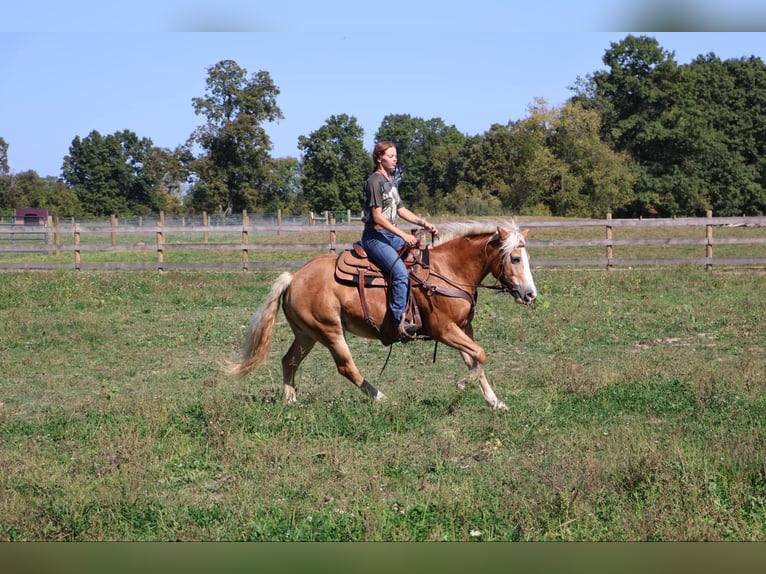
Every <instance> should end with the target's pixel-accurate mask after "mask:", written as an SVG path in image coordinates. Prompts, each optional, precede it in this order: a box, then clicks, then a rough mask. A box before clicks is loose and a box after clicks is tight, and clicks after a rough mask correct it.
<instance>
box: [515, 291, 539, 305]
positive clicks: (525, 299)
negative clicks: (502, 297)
mask: <svg viewBox="0 0 766 574" xmlns="http://www.w3.org/2000/svg"><path fill="white" fill-rule="evenodd" d="M513 295H514V297H516V303H518V304H520V305H529V304H530V303H532V301H534V300H535V299H537V292H536V291H533V290H528V291H527V290H525V291H521V290H517V289H514V290H513Z"/></svg>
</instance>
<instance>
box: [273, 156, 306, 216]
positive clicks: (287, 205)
mask: <svg viewBox="0 0 766 574" xmlns="http://www.w3.org/2000/svg"><path fill="white" fill-rule="evenodd" d="M300 190H301V163H300V162H299V161H298V159H297V158H294V157H283V158H276V159H275V160H274V161H273V162H272V164H271V172H270V177H269V183H268V185H267V186H266V190H265V193H264V194H263V201H264V202H265V205H266V210H267V211H269V212H275V211H277V210H278V209H281V210H283V211H289V212H291V213H306V212H307V211H309V207H308V206H306V205H301V203H300V200H299V196H300Z"/></svg>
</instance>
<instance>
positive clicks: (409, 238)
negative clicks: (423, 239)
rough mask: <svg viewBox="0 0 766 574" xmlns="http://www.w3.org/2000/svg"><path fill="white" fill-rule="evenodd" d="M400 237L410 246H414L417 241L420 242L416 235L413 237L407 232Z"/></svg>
mask: <svg viewBox="0 0 766 574" xmlns="http://www.w3.org/2000/svg"><path fill="white" fill-rule="evenodd" d="M402 239H403V240H404V242H405V243H406V244H407V245H409V246H410V247H416V246H417V245H418V243H420V240H419V239H418V238H417V237H415V236H414V235H410V234H409V233H405V234H404V235H403V236H402Z"/></svg>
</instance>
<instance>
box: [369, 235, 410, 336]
mask: <svg viewBox="0 0 766 574" xmlns="http://www.w3.org/2000/svg"><path fill="white" fill-rule="evenodd" d="M403 245H404V240H403V239H402V238H401V237H399V236H398V235H394V234H393V233H391V232H389V231H382V230H379V229H374V228H372V227H365V228H364V232H363V233H362V246H363V247H364V250H365V251H366V252H367V256H368V257H369V258H370V260H371V261H372V262H373V263H375V265H377V266H378V267H380V269H381V270H382V271H383V273H385V274H386V275H387V276H388V284H389V286H390V290H389V294H390V300H389V305H388V306H389V309H391V317H392V318H393V320H394V325H399V322H400V321H401V319H402V315H403V314H404V308H405V307H406V306H407V290H408V289H409V286H410V277H409V274H408V272H407V267H406V266H405V265H404V262H403V261H402V260H401V258H400V257H399V254H398V253H397V252H396V250H397V249H400V248H401V247H402V246H403Z"/></svg>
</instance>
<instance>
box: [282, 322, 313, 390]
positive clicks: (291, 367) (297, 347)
mask: <svg viewBox="0 0 766 574" xmlns="http://www.w3.org/2000/svg"><path fill="white" fill-rule="evenodd" d="M315 343H316V341H315V340H314V339H312V338H311V337H307V336H305V335H300V334H298V333H295V340H294V341H293V344H292V345H290V348H289V349H288V350H287V353H285V355H284V357H282V391H283V393H284V397H285V401H287V402H288V403H294V402H295V401H296V400H297V399H296V396H295V372H296V371H297V370H298V367H299V366H300V364H301V361H303V359H305V358H306V355H308V354H309V353H310V352H311V349H313V348H314V344H315Z"/></svg>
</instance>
